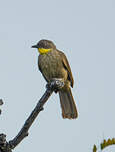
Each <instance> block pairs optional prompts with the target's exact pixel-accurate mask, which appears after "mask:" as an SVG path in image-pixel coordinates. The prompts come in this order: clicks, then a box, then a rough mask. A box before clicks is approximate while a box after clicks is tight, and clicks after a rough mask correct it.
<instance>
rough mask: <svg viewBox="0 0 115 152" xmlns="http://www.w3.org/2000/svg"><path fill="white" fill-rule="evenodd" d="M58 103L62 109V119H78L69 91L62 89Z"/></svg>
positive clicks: (68, 89)
mask: <svg viewBox="0 0 115 152" xmlns="http://www.w3.org/2000/svg"><path fill="white" fill-rule="evenodd" d="M59 97H60V103H61V108H62V117H63V118H68V119H75V118H77V117H78V113H77V109H76V105H75V102H74V99H73V96H72V93H71V89H70V88H67V89H64V90H63V89H62V90H60V91H59Z"/></svg>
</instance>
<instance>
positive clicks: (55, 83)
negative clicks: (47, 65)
mask: <svg viewBox="0 0 115 152" xmlns="http://www.w3.org/2000/svg"><path fill="white" fill-rule="evenodd" d="M63 86H64V82H63V81H62V79H57V78H54V79H52V81H51V82H49V83H48V84H47V85H46V88H47V89H48V88H50V89H53V91H55V92H56V93H57V92H58V91H59V90H60V89H61V88H63Z"/></svg>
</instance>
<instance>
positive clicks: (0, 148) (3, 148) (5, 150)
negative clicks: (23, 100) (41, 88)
mask: <svg viewBox="0 0 115 152" xmlns="http://www.w3.org/2000/svg"><path fill="white" fill-rule="evenodd" d="M63 85H64V83H63V82H62V81H61V80H59V79H54V80H53V81H52V82H51V83H49V84H47V85H46V88H47V89H46V91H45V93H44V95H43V96H42V97H41V99H40V100H39V101H38V103H37V105H36V107H35V108H34V110H33V111H32V113H31V114H30V116H29V117H28V119H27V120H26V121H25V123H24V125H23V127H22V128H21V130H20V131H19V133H18V134H17V136H16V137H15V138H14V139H12V140H10V141H9V142H7V141H6V135H4V134H0V152H11V151H12V149H14V148H15V147H16V146H17V145H18V144H19V143H20V142H21V141H22V140H23V139H24V138H25V137H26V136H28V130H29V128H30V127H31V125H32V124H33V122H34V120H35V118H36V117H37V115H38V114H39V112H40V111H42V110H43V105H44V104H45V103H46V101H47V100H48V98H49V97H50V96H51V94H52V93H53V91H55V92H57V91H58V90H59V89H60V88H61V87H63Z"/></svg>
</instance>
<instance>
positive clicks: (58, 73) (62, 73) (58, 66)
mask: <svg viewBox="0 0 115 152" xmlns="http://www.w3.org/2000/svg"><path fill="white" fill-rule="evenodd" d="M41 70H42V73H43V75H44V76H45V78H46V80H47V81H51V80H52V78H63V79H64V80H66V79H67V71H66V70H65V69H64V67H63V64H62V61H61V59H60V57H59V56H58V55H51V54H50V55H44V56H43V57H42V64H41Z"/></svg>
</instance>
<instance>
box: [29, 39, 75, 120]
mask: <svg viewBox="0 0 115 152" xmlns="http://www.w3.org/2000/svg"><path fill="white" fill-rule="evenodd" d="M32 48H37V49H38V52H39V53H40V55H39V57H38V67H39V70H40V71H41V73H42V75H43V77H44V78H45V80H46V81H47V82H51V81H52V80H53V79H54V78H57V79H58V78H61V79H62V80H63V82H64V87H63V88H61V89H60V90H59V97H60V103H61V108H62V117H63V118H68V119H75V118H77V116H78V113H77V109H76V105H75V102H74V99H73V96H72V93H71V88H70V87H73V84H74V80H73V76H72V72H71V69H70V66H69V63H68V60H67V58H66V56H65V54H64V53H63V52H61V51H59V50H58V49H57V48H56V46H55V44H54V43H53V42H52V41H50V40H44V39H43V40H40V41H39V42H38V43H37V45H34V46H32Z"/></svg>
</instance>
